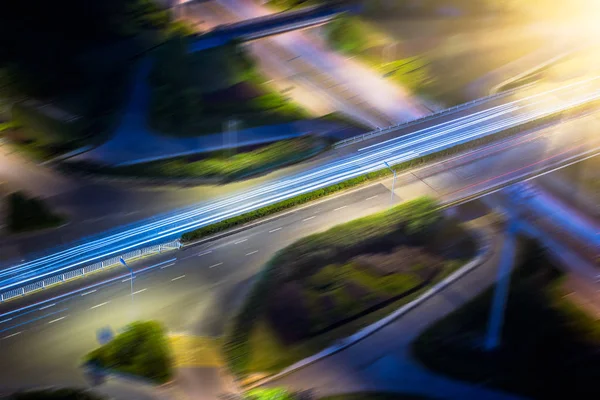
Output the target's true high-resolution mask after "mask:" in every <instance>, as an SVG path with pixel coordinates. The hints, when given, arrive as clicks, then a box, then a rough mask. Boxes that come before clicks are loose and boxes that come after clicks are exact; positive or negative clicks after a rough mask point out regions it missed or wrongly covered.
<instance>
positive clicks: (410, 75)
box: [325, 15, 433, 94]
mask: <svg viewBox="0 0 600 400" xmlns="http://www.w3.org/2000/svg"><path fill="white" fill-rule="evenodd" d="M325 36H326V38H327V41H328V43H329V45H330V46H331V47H332V48H333V49H335V50H337V51H339V52H341V53H344V54H347V55H349V56H356V57H358V58H359V60H361V61H362V62H363V63H365V64H367V65H368V66H370V67H371V68H373V69H374V70H375V71H377V72H378V73H379V74H380V75H381V76H382V77H384V78H386V79H389V80H390V81H392V82H396V83H398V84H400V85H402V86H403V87H405V88H407V89H408V90H410V91H411V92H413V93H418V94H423V93H427V91H428V90H429V87H430V85H431V83H432V81H433V79H432V75H431V73H430V71H429V66H428V65H429V61H428V60H427V57H426V56H425V55H420V56H412V57H404V56H403V55H402V54H398V52H397V49H396V47H394V48H392V46H395V44H394V43H392V42H391V41H390V39H389V38H388V37H386V36H385V35H384V34H383V33H381V32H379V31H378V30H377V29H376V28H375V27H374V26H373V25H372V24H370V23H367V22H365V20H364V19H361V18H359V17H358V16H347V15H341V16H339V17H337V18H336V19H335V20H333V21H332V22H330V23H329V24H327V25H325Z"/></svg>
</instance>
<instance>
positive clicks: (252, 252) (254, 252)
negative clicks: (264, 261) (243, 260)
mask: <svg viewBox="0 0 600 400" xmlns="http://www.w3.org/2000/svg"><path fill="white" fill-rule="evenodd" d="M256 253H258V250H254V251H251V252H250V253H248V254H246V255H247V256H251V255H252V254H256Z"/></svg>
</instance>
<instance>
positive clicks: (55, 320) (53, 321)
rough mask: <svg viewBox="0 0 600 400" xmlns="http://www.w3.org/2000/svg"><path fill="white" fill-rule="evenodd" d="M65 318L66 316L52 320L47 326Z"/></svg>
mask: <svg viewBox="0 0 600 400" xmlns="http://www.w3.org/2000/svg"><path fill="white" fill-rule="evenodd" d="M65 318H67V316H66V315H65V316H64V317H60V318H56V319H53V320H52V321H48V323H49V324H53V323H55V322H58V321H60V320H61V319H65Z"/></svg>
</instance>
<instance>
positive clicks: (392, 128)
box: [333, 83, 533, 149]
mask: <svg viewBox="0 0 600 400" xmlns="http://www.w3.org/2000/svg"><path fill="white" fill-rule="evenodd" d="M529 86H533V83H531V84H528V85H523V86H519V87H516V88H513V89H511V90H507V91H504V92H500V93H495V94H491V95H489V96H486V97H480V98H478V99H475V100H472V101H469V102H467V103H462V104H458V105H456V106H454V107H450V108H446V109H444V110H442V111H438V112H435V113H433V114H429V115H426V116H424V117H421V118H417V119H413V120H412V121H407V122H401V123H399V124H396V125H392V126H389V127H387V128H377V129H375V130H373V131H370V132H367V133H363V134H362V135H357V136H353V137H351V138H348V139H344V140H340V141H339V142H336V143H335V144H334V145H333V147H334V148H335V149H337V148H340V147H344V146H348V145H350V144H354V143H359V142H363V141H365V140H368V139H372V138H374V137H377V136H381V135H385V134H386V133H390V132H393V131H396V130H399V129H404V128H409V127H411V126H414V125H418V124H422V123H424V122H427V121H431V120H434V119H436V118H440V117H443V116H445V115H448V114H452V113H454V112H457V111H461V110H465V109H467V108H470V107H473V106H476V105H478V104H482V103H485V102H487V101H490V100H494V99H496V98H499V97H504V96H509V95H511V94H513V93H515V92H517V91H519V90H522V89H523V88H525V87H529Z"/></svg>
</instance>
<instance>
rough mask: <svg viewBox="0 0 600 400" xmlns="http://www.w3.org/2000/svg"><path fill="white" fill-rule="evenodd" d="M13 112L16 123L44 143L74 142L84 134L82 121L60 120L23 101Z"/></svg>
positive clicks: (31, 137)
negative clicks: (26, 104)
mask: <svg viewBox="0 0 600 400" xmlns="http://www.w3.org/2000/svg"><path fill="white" fill-rule="evenodd" d="M11 113H12V118H13V121H14V123H15V124H16V125H18V126H21V127H23V129H24V130H25V131H26V132H27V136H28V137H29V138H30V139H31V140H34V141H35V142H37V143H40V144H42V145H55V144H63V143H68V142H72V141H74V140H77V139H79V138H80V137H81V136H82V135H83V134H84V129H85V126H84V125H83V124H82V123H81V122H77V121H75V122H66V121H59V120H56V119H54V118H51V117H49V116H46V115H44V114H43V113H42V112H41V111H39V110H36V109H34V108H31V107H28V106H25V105H24V104H22V103H17V104H15V105H14V106H13V107H12V110H11Z"/></svg>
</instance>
